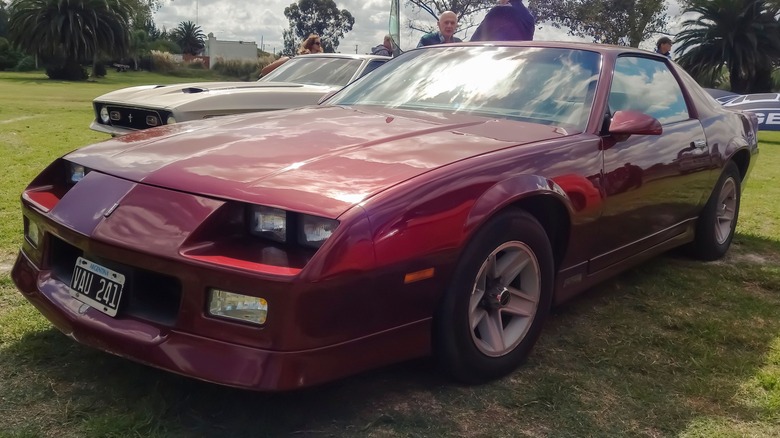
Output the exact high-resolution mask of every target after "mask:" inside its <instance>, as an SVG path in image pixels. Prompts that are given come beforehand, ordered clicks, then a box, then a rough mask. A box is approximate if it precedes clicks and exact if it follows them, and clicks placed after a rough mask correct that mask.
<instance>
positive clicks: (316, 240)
mask: <svg viewBox="0 0 780 438" xmlns="http://www.w3.org/2000/svg"><path fill="white" fill-rule="evenodd" d="M338 225H339V222H338V221H335V220H333V219H326V218H324V217H319V216H309V215H307V214H305V215H302V216H301V221H300V226H299V232H298V242H299V243H300V244H301V245H304V246H311V247H314V248H319V247H320V246H322V244H323V243H325V240H327V239H328V237H330V236H331V234H333V231H334V230H335V229H336V227H337V226H338Z"/></svg>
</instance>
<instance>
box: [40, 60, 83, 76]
mask: <svg viewBox="0 0 780 438" xmlns="http://www.w3.org/2000/svg"><path fill="white" fill-rule="evenodd" d="M46 76H48V77H49V79H58V80H63V81H85V80H87V79H88V78H89V75H88V74H87V70H86V69H85V68H84V67H82V66H81V65H79V64H78V63H74V62H68V63H66V64H64V65H58V66H49V67H46Z"/></svg>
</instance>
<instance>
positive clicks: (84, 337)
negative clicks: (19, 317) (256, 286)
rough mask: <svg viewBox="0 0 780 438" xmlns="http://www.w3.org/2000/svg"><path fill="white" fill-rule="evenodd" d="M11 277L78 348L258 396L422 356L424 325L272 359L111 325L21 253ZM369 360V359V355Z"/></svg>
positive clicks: (202, 340)
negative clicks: (241, 389) (86, 346)
mask: <svg viewBox="0 0 780 438" xmlns="http://www.w3.org/2000/svg"><path fill="white" fill-rule="evenodd" d="M11 277H12V279H13V281H14V283H15V284H16V286H17V288H18V289H19V290H20V291H21V292H22V294H23V295H24V297H25V298H26V299H27V300H28V301H30V302H31V303H32V304H33V305H34V306H35V307H36V308H37V309H38V310H39V311H40V312H41V313H42V314H43V315H44V316H45V317H46V318H47V319H48V320H49V321H51V322H52V324H54V326H55V327H57V328H58V329H59V330H60V331H62V332H63V333H65V334H66V335H68V336H69V337H71V338H73V339H75V340H77V341H78V342H80V343H83V344H86V345H89V346H92V347H95V348H98V349H101V350H104V351H107V352H109V353H112V354H116V355H118V356H122V357H126V358H128V359H132V360H134V361H137V362H140V363H143V364H147V365H150V366H153V367H156V368H161V369H164V370H167V371H171V372H174V373H177V374H181V375H185V376H189V377H193V378H196V379H200V380H205V381H209V382H213V383H217V384H221V385H227V386H234V387H240V388H246V389H253V390H260V391H283V390H291V389H296V388H302V387H307V386H312V385H316V384H320V383H324V382H327V381H331V380H335V379H338V378H341V377H345V376H348V375H351V374H355V373H357V372H360V371H363V370H367V369H371V368H375V367H378V366H382V365H386V364H389V363H393V362H398V361H402V360H406V359H410V358H414V357H419V356H422V355H426V354H428V353H429V352H430V345H429V343H428V342H427V337H426V336H421V334H422V333H430V319H425V320H421V321H417V322H414V323H411V324H407V325H404V326H400V327H395V328H393V329H391V330H387V331H384V332H380V333H375V334H372V335H370V336H366V337H362V338H358V339H353V340H349V341H347V342H343V343H339V344H336V345H330V346H326V347H322V348H316V349H310V350H302V351H271V350H266V349H259V348H254V347H250V346H245V345H239V344H235V343H230V342H228V341H226V340H218V339H211V338H206V337H203V336H198V335H194V334H192V333H187V332H184V331H181V330H177V329H173V328H169V327H164V326H158V325H155V324H153V323H149V322H146V321H142V320H138V319H117V318H112V317H110V316H108V315H105V314H103V313H101V312H99V311H97V310H95V309H93V308H91V307H89V306H87V305H85V304H83V303H81V302H80V301H78V300H76V299H74V298H72V297H71V296H70V294H69V293H68V285H66V284H64V283H63V282H61V281H59V280H57V279H56V278H54V277H53V276H52V275H51V272H49V271H45V270H40V269H38V268H37V267H36V266H35V265H34V264H33V262H32V261H31V260H30V259H29V258H28V257H27V256H26V255H25V254H24V252H20V253H19V255H18V257H17V259H16V262H15V264H14V267H13V269H12V271H11ZM367 353H368V354H367Z"/></svg>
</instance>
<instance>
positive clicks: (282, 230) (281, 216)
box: [247, 205, 339, 248]
mask: <svg viewBox="0 0 780 438" xmlns="http://www.w3.org/2000/svg"><path fill="white" fill-rule="evenodd" d="M247 212H248V214H247V216H248V219H247V222H248V224H249V233H250V234H252V235H255V236H258V237H264V238H266V239H270V240H274V241H276V242H282V243H290V244H298V245H301V246H307V247H310V248H319V247H321V246H322V244H323V243H325V241H326V240H328V238H329V237H330V236H331V235H332V234H333V232H334V231H335V230H336V227H338V225H339V222H338V221H337V220H333V219H328V218H324V217H319V216H311V215H308V214H301V213H294V212H290V211H285V210H282V209H279V208H273V207H265V206H262V205H250V206H248V209H247ZM288 230H289V231H290V232H289V233H288ZM290 240H294V241H290Z"/></svg>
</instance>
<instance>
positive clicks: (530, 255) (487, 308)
mask: <svg viewBox="0 0 780 438" xmlns="http://www.w3.org/2000/svg"><path fill="white" fill-rule="evenodd" d="M553 270H554V263H553V256H552V249H551V246H550V241H549V239H548V237H547V234H546V233H545V230H544V228H543V227H542V226H541V224H539V222H538V221H537V220H536V219H535V218H534V217H533V216H531V215H530V214H528V213H526V212H524V211H519V210H510V211H506V212H503V213H501V214H499V215H497V216H496V217H495V218H493V219H491V220H490V221H488V222H487V223H486V224H485V226H484V227H482V228H481V229H480V230H479V231H478V232H477V233H476V234H475V235H474V237H473V238H472V239H471V242H470V243H469V244H468V245H467V247H466V249H465V251H464V253H463V255H462V256H461V259H460V261H459V262H458V267H457V271H456V273H455V275H454V278H453V282H452V285H451V286H450V288H449V290H448V291H447V294H446V295H445V297H444V300H443V302H442V304H441V307H440V309H439V313H438V314H437V318H436V325H435V327H436V333H435V335H436V336H435V342H436V343H437V345H436V350H437V355H438V358H439V360H440V362H441V363H442V365H443V366H444V368H445V369H447V370H448V371H449V372H450V374H451V375H452V376H453V377H455V378H456V379H458V380H460V381H463V382H467V383H479V382H483V381H487V380H490V379H494V378H497V377H500V376H503V375H505V374H507V373H509V372H511V371H512V370H514V369H515V368H517V366H519V365H520V364H521V363H522V362H523V361H524V360H525V359H526V357H527V356H528V354H529V352H530V351H531V348H532V347H533V345H534V343H535V342H536V340H537V338H538V337H539V333H540V331H541V329H542V325H543V324H544V320H545V318H546V317H547V314H548V313H549V309H550V304H551V302H552V286H553V277H554V274H553Z"/></svg>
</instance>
